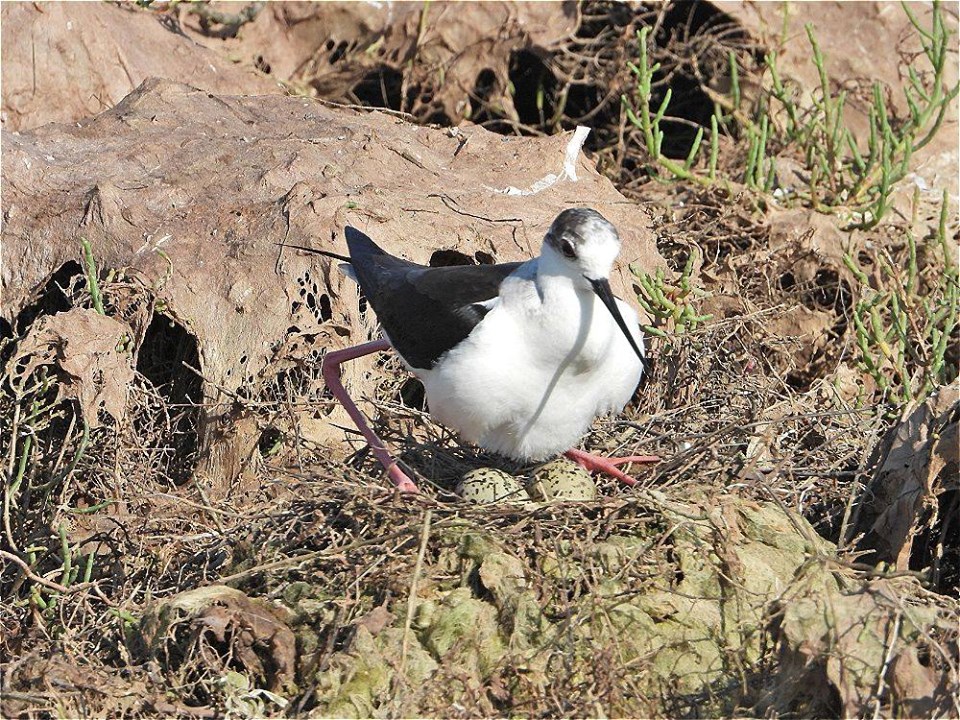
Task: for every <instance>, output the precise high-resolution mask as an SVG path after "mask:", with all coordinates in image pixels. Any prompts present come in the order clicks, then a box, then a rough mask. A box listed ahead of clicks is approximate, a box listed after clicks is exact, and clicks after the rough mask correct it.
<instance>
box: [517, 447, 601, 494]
mask: <svg viewBox="0 0 960 720" xmlns="http://www.w3.org/2000/svg"><path fill="white" fill-rule="evenodd" d="M527 492H528V493H530V497H532V498H533V499H534V500H539V501H541V502H549V501H551V500H596V499H597V486H596V484H595V483H594V482H593V478H592V477H590V473H588V472H587V471H586V470H584V469H583V468H582V467H580V466H579V465H577V463H575V462H573V460H568V459H567V458H557V459H556V460H551V461H550V462H548V463H546V464H544V465H541V466H540V467H539V468H537V469H536V470H535V471H534V473H533V479H532V480H531V481H530V484H529V485H528V486H527Z"/></svg>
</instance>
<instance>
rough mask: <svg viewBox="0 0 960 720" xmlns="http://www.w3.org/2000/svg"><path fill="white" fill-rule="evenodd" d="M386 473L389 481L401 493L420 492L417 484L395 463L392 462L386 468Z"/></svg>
mask: <svg viewBox="0 0 960 720" xmlns="http://www.w3.org/2000/svg"><path fill="white" fill-rule="evenodd" d="M387 475H388V476H389V477H390V481H391V482H392V483H393V484H394V485H396V486H397V490H399V491H400V492H402V493H417V492H420V489H419V488H418V487H417V484H416V483H415V482H414V481H413V480H411V479H410V477H409V476H408V475H407V474H406V473H405V472H404V471H403V470H401V469H400V466H399V465H397V463H393V464H392V465H390V467H388V468H387Z"/></svg>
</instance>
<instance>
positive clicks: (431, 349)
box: [346, 227, 523, 369]
mask: <svg viewBox="0 0 960 720" xmlns="http://www.w3.org/2000/svg"><path fill="white" fill-rule="evenodd" d="M346 236H347V246H348V247H349V248H350V264H351V265H352V266H353V271H354V274H355V275H356V276H357V281H358V282H359V283H360V288H361V289H362V290H363V294H364V295H365V296H366V298H367V302H369V303H370V304H371V305H372V306H373V309H374V311H375V312H376V313H377V318H378V319H379V320H380V324H381V325H382V326H383V329H384V331H385V332H386V334H387V335H388V336H389V338H390V342H391V343H392V344H393V346H394V348H395V349H396V351H397V352H398V353H400V355H401V356H402V357H403V359H404V360H406V362H407V364H409V365H410V366H411V367H414V368H423V369H429V368H432V367H433V366H434V365H435V364H436V362H437V360H439V359H440V356H441V355H443V354H444V353H445V352H447V350H450V349H451V348H453V347H454V346H456V345H457V344H459V343H460V342H461V341H463V340H464V339H466V337H467V336H468V335H469V334H470V333H471V332H472V331H473V328H474V327H476V326H477V323H479V322H480V321H481V320H483V318H484V316H486V314H487V311H488V309H487V308H486V307H485V306H484V305H482V304H481V303H484V302H486V301H487V300H491V299H493V298H495V297H496V296H497V294H498V293H499V290H500V283H502V282H503V281H504V280H505V279H506V278H507V276H508V275H510V274H511V273H513V272H514V271H515V270H516V269H517V268H519V267H520V266H521V265H522V264H523V263H519V262H514V263H502V264H499V265H454V266H450V267H439V268H432V267H425V266H423V265H417V264H416V263H412V262H409V261H407V260H402V259H400V258H398V257H394V256H393V255H388V254H387V253H386V252H384V251H383V250H382V249H381V248H380V247H378V246H377V244H376V243H375V242H373V240H371V239H370V238H369V237H367V236H366V235H364V234H363V233H362V232H360V231H359V230H357V229H356V228H353V227H347V228H346Z"/></svg>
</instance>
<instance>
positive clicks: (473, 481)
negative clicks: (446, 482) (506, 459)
mask: <svg viewBox="0 0 960 720" xmlns="http://www.w3.org/2000/svg"><path fill="white" fill-rule="evenodd" d="M456 492H457V494H458V495H459V496H460V497H462V498H463V499H464V500H469V501H470V502H472V503H476V504H478V505H485V504H487V503H494V502H529V501H530V496H529V495H528V494H527V491H526V490H525V489H524V487H523V484H522V483H521V482H520V481H519V480H517V479H516V478H515V477H514V476H513V475H510V474H509V473H506V472H504V471H503V470H497V469H496V468H488V467H485V468H477V469H476V470H471V471H470V472H468V473H467V474H466V475H464V476H463V477H462V478H461V480H460V482H459V483H458V484H457V488H456Z"/></svg>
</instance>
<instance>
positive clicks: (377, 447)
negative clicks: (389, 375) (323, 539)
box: [321, 340, 417, 492]
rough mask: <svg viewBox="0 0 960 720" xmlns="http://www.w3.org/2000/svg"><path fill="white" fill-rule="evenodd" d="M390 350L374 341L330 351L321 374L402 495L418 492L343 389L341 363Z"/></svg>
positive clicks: (381, 341)
mask: <svg viewBox="0 0 960 720" xmlns="http://www.w3.org/2000/svg"><path fill="white" fill-rule="evenodd" d="M389 349H390V343H388V342H387V341H386V340H374V341H373V342H368V343H363V344H362V345H355V346H353V347H349V348H344V349H343V350H334V351H332V352H328V353H327V354H326V355H324V356H323V364H322V366H321V372H322V373H323V380H324V382H326V384H327V387H328V388H330V392H332V393H333V396H334V397H335V398H336V399H337V400H339V401H340V404H341V405H343V407H344V408H345V409H346V411H347V413H348V414H349V415H350V418H351V419H352V420H353V422H354V424H355V425H356V426H357V429H358V430H359V431H360V432H361V433H363V436H364V437H365V438H366V439H367V442H368V443H369V444H370V449H371V450H373V454H374V455H375V456H376V458H377V460H379V461H380V464H381V465H383V467H384V468H386V470H387V475H389V476H390V480H392V481H393V484H394V485H396V486H397V488H399V490H400V491H401V492H417V486H416V483H414V482H413V480H411V479H410V478H409V477H407V474H406V473H405V472H404V471H403V470H401V469H400V466H399V465H397V461H396V460H394V459H393V457H392V456H391V455H390V453H388V452H387V449H386V448H385V447H384V446H383V442H382V441H381V440H380V438H378V437H377V435H376V433H374V432H373V430H371V429H370V426H369V425H367V421H366V420H365V419H364V417H363V413H361V412H360V408H358V407H357V406H356V405H355V404H354V402H353V400H351V399H350V396H349V395H348V394H347V390H346V388H345V387H343V383H342V382H341V380H340V365H341V363H344V362H346V361H347V360H355V359H356V358H358V357H363V356H364V355H369V354H370V353H374V352H380V351H381V350H389Z"/></svg>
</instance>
